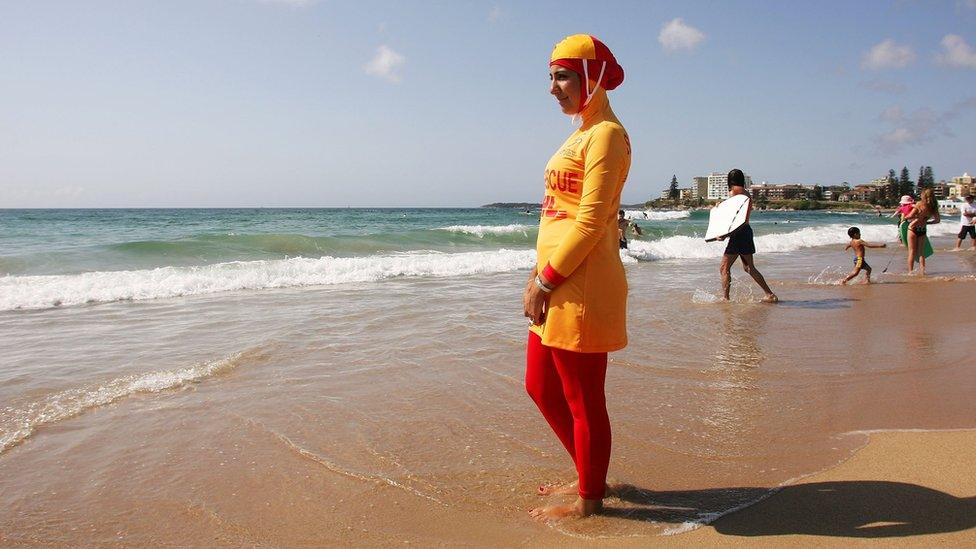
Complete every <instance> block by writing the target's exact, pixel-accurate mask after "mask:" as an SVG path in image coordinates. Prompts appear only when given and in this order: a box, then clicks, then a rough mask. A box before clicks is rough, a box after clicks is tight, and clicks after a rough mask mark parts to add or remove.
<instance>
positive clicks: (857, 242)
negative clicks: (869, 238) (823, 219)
mask: <svg viewBox="0 0 976 549" xmlns="http://www.w3.org/2000/svg"><path fill="white" fill-rule="evenodd" d="M847 236H849V237H851V241H850V242H849V243H848V244H847V246H845V247H844V251H847V250H849V249H852V248H853V249H854V270H853V271H851V274H849V275H847V278H845V279H844V281H843V282H841V284H847V283H848V282H850V281H851V280H853V279H854V277H856V276H857V275H859V274H860V273H861V270H864V275H865V279H864V282H865V284H870V283H871V266H870V265H868V262H867V261H865V260H864V249H865V248H887V247H888V245H887V244H885V243H883V242H882V243H881V244H870V243H868V242H865V241H863V240H861V229H859V228H857V227H851V228H850V229H847Z"/></svg>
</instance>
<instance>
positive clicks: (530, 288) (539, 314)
mask: <svg viewBox="0 0 976 549" xmlns="http://www.w3.org/2000/svg"><path fill="white" fill-rule="evenodd" d="M548 302H549V294H547V293H546V292H543V291H542V290H540V289H539V287H538V286H536V285H535V282H534V281H533V282H531V283H529V284H528V285H526V286H525V293H524V294H523V295H522V307H523V308H524V309H525V316H526V317H528V318H529V320H531V321H532V324H542V323H543V322H545V320H546V305H547V304H548Z"/></svg>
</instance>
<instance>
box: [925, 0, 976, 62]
mask: <svg viewBox="0 0 976 549" xmlns="http://www.w3.org/2000/svg"><path fill="white" fill-rule="evenodd" d="M973 1H974V2H976V0H973ZM942 49H943V50H945V51H943V52H942V53H940V54H938V55H936V56H935V60H936V62H938V63H939V64H940V65H946V66H947V67H960V68H968V69H976V51H973V48H972V46H970V45H969V44H967V43H966V40H965V39H964V38H963V37H962V36H959V35H958V34H947V35H945V38H943V39H942Z"/></svg>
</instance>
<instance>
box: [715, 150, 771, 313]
mask: <svg viewBox="0 0 976 549" xmlns="http://www.w3.org/2000/svg"><path fill="white" fill-rule="evenodd" d="M728 186H729V197H730V198H731V197H733V196H737V195H740V194H746V177H745V174H743V173H742V170H739V169H735V170H732V171H730V172H729V175H728ZM746 196H748V195H747V194H746ZM751 214H752V200H751V199H750V200H749V209H748V211H747V212H746V222H745V223H744V224H743V225H742V226H741V227H739V228H738V229H736V230H735V231H733V232H732V234H730V235H728V236H727V237H726V236H723V237H721V238H719V240H725V239H726V238H728V239H729V243H728V245H726V247H725V254H723V255H722V266H721V268H720V272H721V273H722V295H723V296H724V297H725V300H726V301H728V300H729V292H730V291H731V288H732V273H731V271H732V264H733V263H735V260H736V259H738V258H740V257H741V258H742V269H743V270H745V272H747V273H749V275H750V276H752V279H753V280H755V281H756V284H759V287H760V288H762V290H763V291H764V292H766V297H764V298H763V301H765V302H767V303H776V302H777V301H779V298H778V297H776V294H774V293H773V291H772V290H770V289H769V285H767V284H766V279H765V278H763V275H762V273H760V272H759V269H757V268H756V265H755V263H753V261H752V255H753V254H754V253H756V243H755V242H754V241H753V236H752V227H751V226H750V225H749V216H750V215H751Z"/></svg>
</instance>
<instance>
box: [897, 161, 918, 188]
mask: <svg viewBox="0 0 976 549" xmlns="http://www.w3.org/2000/svg"><path fill="white" fill-rule="evenodd" d="M898 194H901V195H905V194H908V195H914V194H915V184H914V183H912V180H911V179H909V178H908V166H905V167H903V168H902V169H901V177H900V178H899V179H898Z"/></svg>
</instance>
